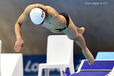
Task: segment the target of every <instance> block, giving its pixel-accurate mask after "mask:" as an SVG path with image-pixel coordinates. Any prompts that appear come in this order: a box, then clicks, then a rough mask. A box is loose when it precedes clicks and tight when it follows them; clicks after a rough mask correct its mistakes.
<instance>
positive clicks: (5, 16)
mask: <svg viewBox="0 0 114 76" xmlns="http://www.w3.org/2000/svg"><path fill="white" fill-rule="evenodd" d="M34 3H41V4H44V5H49V6H52V7H54V8H55V9H56V10H57V11H58V12H66V13H68V14H69V16H71V18H72V20H73V21H74V23H75V24H76V25H77V26H78V27H82V26H83V27H85V28H86V31H85V32H84V37H85V40H86V43H87V46H88V48H89V49H90V50H91V52H92V53H97V52H98V51H107V50H113V49H114V47H113V45H114V34H113V33H114V28H113V27H114V21H113V20H114V8H113V7H114V4H113V3H114V1H113V0H108V1H107V0H67V1H66V0H57V1H55V0H0V40H2V41H3V45H2V52H6V53H9V52H14V50H13V47H14V43H15V41H16V38H15V33H14V25H15V23H16V21H17V19H18V17H19V16H20V15H21V13H22V12H23V11H24V9H25V8H26V7H27V6H28V5H30V4H34ZM51 34H54V33H51V32H50V31H49V30H47V29H45V28H43V27H41V26H40V27H38V26H36V25H34V24H33V23H32V22H31V21H30V19H28V20H27V21H26V23H25V24H24V25H23V26H22V36H23V39H24V41H25V44H24V48H23V49H22V53H24V54H45V53H46V45H47V36H49V35H51ZM74 51H75V54H80V53H81V49H80V48H79V47H78V46H77V45H76V44H75V48H74Z"/></svg>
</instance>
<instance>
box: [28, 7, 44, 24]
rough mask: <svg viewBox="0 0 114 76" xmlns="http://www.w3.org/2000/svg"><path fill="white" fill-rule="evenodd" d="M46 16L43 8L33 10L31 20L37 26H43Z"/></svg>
mask: <svg viewBox="0 0 114 76" xmlns="http://www.w3.org/2000/svg"><path fill="white" fill-rule="evenodd" d="M45 16H46V15H45V12H44V11H43V10H42V9H41V8H33V9H32V10H31V12H30V19H31V21H32V22H33V23H34V24H36V25H40V24H42V23H43V22H44V19H45Z"/></svg>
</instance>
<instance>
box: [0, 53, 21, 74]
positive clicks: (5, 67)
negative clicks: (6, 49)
mask: <svg viewBox="0 0 114 76" xmlns="http://www.w3.org/2000/svg"><path fill="white" fill-rule="evenodd" d="M0 61H1V66H0V68H1V72H0V73H1V75H0V76H23V60H22V54H15V53H13V54H12V53H2V54H1V59H0Z"/></svg>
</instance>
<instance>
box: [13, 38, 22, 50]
mask: <svg viewBox="0 0 114 76" xmlns="http://www.w3.org/2000/svg"><path fill="white" fill-rule="evenodd" d="M23 44H24V41H23V39H18V40H17V41H16V42H15V45H14V50H15V51H16V52H20V51H21V48H22V47H23Z"/></svg>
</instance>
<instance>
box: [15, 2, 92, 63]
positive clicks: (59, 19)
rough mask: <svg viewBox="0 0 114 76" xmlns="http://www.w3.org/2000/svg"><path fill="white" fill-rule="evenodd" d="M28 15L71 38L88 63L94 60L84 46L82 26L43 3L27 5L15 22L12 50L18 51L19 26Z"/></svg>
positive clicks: (53, 30)
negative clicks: (14, 38) (14, 39)
mask: <svg viewBox="0 0 114 76" xmlns="http://www.w3.org/2000/svg"><path fill="white" fill-rule="evenodd" d="M28 17H30V19H31V21H32V22H33V23H34V24H36V25H38V26H42V27H44V28H47V29H48V30H50V31H51V32H53V33H64V34H65V35H67V36H68V38H70V39H71V40H74V41H75V43H77V44H78V45H79V46H80V47H81V49H82V52H83V54H84V56H85V57H86V59H87V61H88V63H89V64H92V63H93V62H94V57H93V55H92V54H91V52H90V51H89V49H88V48H87V46H86V43H85V39H84V37H83V35H82V34H83V32H84V31H85V28H84V27H81V28H78V27H77V26H76V25H75V24H74V23H73V21H72V19H71V17H70V16H68V15H67V14H66V13H58V12H57V11H56V10H55V9H54V8H53V7H51V6H45V5H43V4H31V5H29V6H27V7H26V8H25V10H24V12H23V13H22V14H21V15H20V17H19V18H18V20H17V22H16V24H15V34H16V42H15V45H14V50H15V51H16V52H20V50H21V48H22V45H23V44H24V41H23V39H22V36H21V26H22V24H23V22H25V21H26V19H27V18H28Z"/></svg>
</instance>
